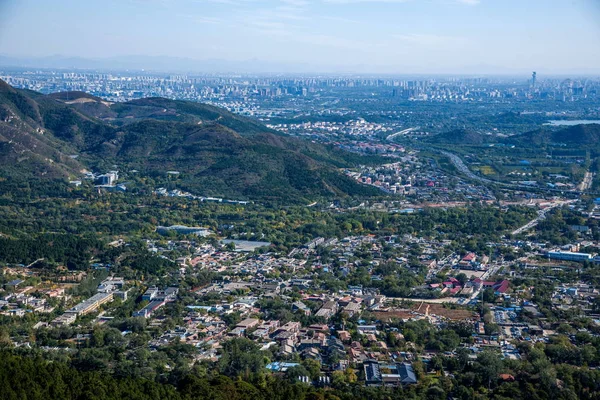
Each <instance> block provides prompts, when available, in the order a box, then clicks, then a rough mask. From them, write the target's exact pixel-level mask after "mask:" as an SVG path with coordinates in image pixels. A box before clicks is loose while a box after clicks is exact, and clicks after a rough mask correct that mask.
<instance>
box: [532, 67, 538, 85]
mask: <svg viewBox="0 0 600 400" xmlns="http://www.w3.org/2000/svg"><path fill="white" fill-rule="evenodd" d="M536 77H537V73H536V72H535V71H533V73H532V74H531V87H532V88H535V79H536Z"/></svg>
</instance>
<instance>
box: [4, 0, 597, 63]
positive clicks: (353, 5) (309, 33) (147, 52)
mask: <svg viewBox="0 0 600 400" xmlns="http://www.w3.org/2000/svg"><path fill="white" fill-rule="evenodd" d="M0 11H2V12H1V15H2V16H1V17H0V55H3V56H5V57H9V58H19V59H23V58H28V59H31V58H36V59H39V58H44V59H47V57H52V56H56V55H60V56H61V57H53V59H54V60H55V61H56V60H59V59H61V58H64V59H70V61H64V62H66V63H67V64H65V65H64V66H65V67H71V66H72V65H69V64H68V63H69V62H74V61H73V58H77V59H80V58H82V59H88V60H94V62H95V63H106V64H109V65H110V63H111V61H112V62H114V63H116V64H117V65H119V64H120V65H123V66H125V67H130V68H148V69H154V70H159V69H163V70H168V69H172V70H198V71H210V70H215V71H217V70H221V71H222V70H231V71H234V70H236V69H238V70H239V71H240V72H246V71H248V72H258V71H264V72H309V71H311V72H358V73H369V72H370V73H392V74H393V73H423V74H432V73H455V74H460V73H488V74H489V73H502V74H523V73H526V72H527V71H532V70H536V71H538V72H539V73H540V74H563V73H564V74H567V73H590V74H593V73H597V72H599V71H600V49H599V48H598V46H597V43H598V40H599V39H600V23H599V22H597V21H598V20H600V18H598V17H600V5H599V4H597V3H596V2H594V1H591V0H576V1H572V2H565V1H544V2H542V1H539V0H532V1H528V2H527V4H522V3H519V2H517V1H515V0H507V1H502V2H498V1H492V0H481V1H478V0H429V1H417V0H315V1H308V0H206V1H195V0H180V1H176V0H151V1H147V2H142V1H139V0H128V1H119V2H118V1H113V0H110V1H108V2H98V1H89V2H84V3H82V2H76V1H72V0H61V1H57V2H52V3H43V4H40V3H39V2H35V1H31V0H24V1H19V2H16V1H10V0H9V1H7V2H4V3H3V4H2V5H0ZM134 17H135V18H134ZM61 62H62V61H61ZM90 65H94V64H93V63H92V64H90ZM529 73H530V72H529Z"/></svg>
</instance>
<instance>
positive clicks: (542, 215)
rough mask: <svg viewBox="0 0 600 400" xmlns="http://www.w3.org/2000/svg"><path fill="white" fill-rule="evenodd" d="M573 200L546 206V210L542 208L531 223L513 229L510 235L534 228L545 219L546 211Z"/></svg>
mask: <svg viewBox="0 0 600 400" xmlns="http://www.w3.org/2000/svg"><path fill="white" fill-rule="evenodd" d="M574 201H575V200H561V201H557V202H555V203H554V204H552V205H551V206H548V207H546V208H544V209H543V210H539V211H538V216H537V217H536V218H534V219H532V220H531V221H529V222H528V223H526V224H525V225H523V226H522V227H520V228H518V229H515V230H514V231H512V232H511V234H512V235H518V234H519V233H523V232H525V231H527V230H529V229H531V228H533V227H534V226H536V225H537V224H538V223H539V222H540V221H541V220H543V219H545V218H546V214H547V213H548V211H550V210H552V209H554V208H556V207H559V206H563V205H565V204H568V203H573V202H574Z"/></svg>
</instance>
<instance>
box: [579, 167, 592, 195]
mask: <svg viewBox="0 0 600 400" xmlns="http://www.w3.org/2000/svg"><path fill="white" fill-rule="evenodd" d="M593 177H594V174H593V173H591V172H586V173H585V176H584V177H583V181H582V182H581V183H580V184H579V186H578V189H579V190H580V191H582V192H585V191H586V190H588V189H589V188H591V187H592V178H593Z"/></svg>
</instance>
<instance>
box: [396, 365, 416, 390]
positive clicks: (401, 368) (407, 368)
mask: <svg viewBox="0 0 600 400" xmlns="http://www.w3.org/2000/svg"><path fill="white" fill-rule="evenodd" d="M396 365H397V366H398V375H400V382H401V383H402V384H403V385H414V384H416V383H417V376H416V375H415V371H414V370H413V367H412V365H410V364H409V363H401V364H396Z"/></svg>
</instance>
